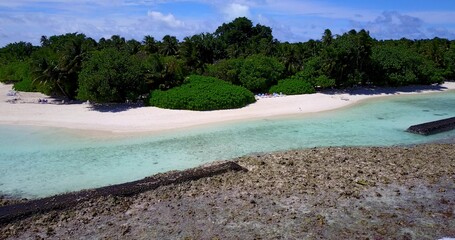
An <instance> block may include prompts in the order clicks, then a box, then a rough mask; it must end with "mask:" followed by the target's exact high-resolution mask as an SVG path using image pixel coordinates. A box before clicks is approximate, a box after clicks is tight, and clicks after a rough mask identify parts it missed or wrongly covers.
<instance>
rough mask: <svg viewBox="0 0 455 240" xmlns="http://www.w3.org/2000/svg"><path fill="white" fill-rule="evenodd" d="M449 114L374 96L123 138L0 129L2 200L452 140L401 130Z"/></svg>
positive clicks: (443, 97)
mask: <svg viewBox="0 0 455 240" xmlns="http://www.w3.org/2000/svg"><path fill="white" fill-rule="evenodd" d="M452 116H455V92H446V93H438V94H429V95H428V94H427V95H418V96H397V97H388V98H380V99H375V100H372V101H367V102H363V103H360V104H357V105H355V106H353V107H349V108H344V109H340V110H336V111H330V112H325V113H319V114H312V115H302V116H293V117H287V118H272V119H259V120H254V121H246V122H237V123H229V124H222V125H221V124H220V125H212V126H208V127H203V128H197V129H186V130H182V131H178V132H172V133H166V134H160V135H156V134H155V135H150V136H135V137H131V136H129V137H123V138H99V137H89V136H81V135H80V134H79V135H76V134H72V133H71V132H68V131H67V130H62V129H56V128H37V127H25V126H6V125H3V126H2V125H0V133H1V136H0V165H1V169H0V195H9V196H14V197H26V198H37V197H44V196H50V195H53V194H59V193H64V192H68V191H75V190H80V189H86V188H93V187H100V186H105V185H111V184H116V183H122V182H127V181H133V180H138V179H141V178H143V177H146V176H149V175H152V174H155V173H158V172H165V171H169V170H180V169H185V168H190V167H195V166H198V165H201V164H203V163H207V162H211V161H216V160H226V159H230V158H234V157H239V156H243V155H247V154H252V153H258V152H271V151H279V150H289V149H299V148H309V147H317V146H370V145H374V146H390V145H398V144H418V143H425V142H432V141H438V140H444V139H454V138H455V131H449V132H445V133H440V134H436V135H433V136H420V135H415V134H410V133H407V132H405V131H404V130H405V129H406V128H407V127H409V126H410V125H414V124H418V123H422V122H426V121H432V120H438V119H442V118H447V117H452Z"/></svg>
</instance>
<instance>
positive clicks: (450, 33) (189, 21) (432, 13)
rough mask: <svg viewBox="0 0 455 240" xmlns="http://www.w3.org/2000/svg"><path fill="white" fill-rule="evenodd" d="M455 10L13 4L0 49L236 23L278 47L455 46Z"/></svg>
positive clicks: (301, 4) (185, 2) (372, 5)
mask: <svg viewBox="0 0 455 240" xmlns="http://www.w3.org/2000/svg"><path fill="white" fill-rule="evenodd" d="M453 16H455V3H454V2H453V1H451V0H438V1H437V3H435V2H429V1H424V0H414V1H410V0H404V1H391V0H384V1H380V2H366V1H360V0H347V1H343V3H339V2H337V1H335V0H322V1H314V0H301V1H297V0H282V1H279V2H277V1H273V0H249V1H246V0H237V1H221V0H214V1H208V0H170V1H162V0H147V1H143V0H116V1H107V0H100V1H85V2H80V1H75V0H47V1H33V0H16V1H14V2H0V22H1V23H2V24H0V47H3V46H5V45H7V44H9V43H14V42H20V41H24V42H30V43H32V44H33V45H39V44H40V38H41V36H48V37H49V36H53V35H61V34H66V33H74V32H79V33H83V34H85V35H86V36H87V37H91V38H93V39H95V40H97V41H98V40H99V39H101V38H106V39H108V38H110V37H111V36H112V35H119V36H121V37H124V38H125V39H127V40H129V39H135V40H138V41H142V39H143V37H144V36H146V35H150V36H153V37H154V38H155V39H156V40H161V39H162V37H163V36H165V35H171V36H175V37H177V39H179V40H183V38H184V37H189V36H192V35H195V34H199V33H206V32H209V33H213V32H214V31H215V30H216V28H217V27H218V26H220V25H221V24H223V23H227V22H230V21H232V20H234V19H235V18H237V17H247V18H248V19H250V20H252V21H253V23H254V24H261V25H265V26H269V27H271V28H272V30H273V36H274V37H275V38H276V39H277V40H279V41H280V42H306V41H308V40H310V39H313V40H318V39H320V38H321V36H322V34H323V32H324V30H325V29H330V30H331V31H332V33H333V34H334V35H340V34H343V33H345V32H348V31H349V30H351V29H355V30H360V29H365V30H366V31H368V32H369V33H370V35H371V37H373V38H375V39H378V40H389V39H401V38H407V39H411V40H415V39H432V38H435V37H439V38H446V39H449V40H454V39H455V18H453Z"/></svg>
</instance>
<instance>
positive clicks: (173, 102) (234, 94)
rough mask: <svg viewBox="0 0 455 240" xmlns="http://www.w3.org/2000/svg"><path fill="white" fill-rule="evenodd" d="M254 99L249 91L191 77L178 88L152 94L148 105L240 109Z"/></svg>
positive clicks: (198, 77) (195, 108) (171, 107)
mask: <svg viewBox="0 0 455 240" xmlns="http://www.w3.org/2000/svg"><path fill="white" fill-rule="evenodd" d="M255 101H256V99H255V98H254V95H253V93H252V92H250V91H248V90H247V89H245V88H243V87H240V86H235V85H232V84H230V83H227V82H225V81H222V80H219V79H217V78H213V77H204V76H198V75H192V76H190V77H188V78H187V80H186V81H185V83H184V84H183V85H182V86H179V87H175V88H172V89H170V90H167V91H162V90H155V91H152V92H151V94H150V96H149V100H148V104H149V105H151V106H156V107H160V108H170V109H187V110H198V111H207V110H217V109H231V108H241V107H244V106H246V105H248V104H250V103H253V102H255Z"/></svg>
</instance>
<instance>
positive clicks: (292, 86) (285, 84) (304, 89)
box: [269, 78, 315, 95]
mask: <svg viewBox="0 0 455 240" xmlns="http://www.w3.org/2000/svg"><path fill="white" fill-rule="evenodd" d="M269 92H270V93H283V94H286V95H297V94H310V93H314V92H315V90H314V88H313V86H311V84H310V83H309V82H307V81H302V80H299V79H293V78H288V79H284V80H280V81H278V84H277V85H275V86H272V87H271V88H270V91H269Z"/></svg>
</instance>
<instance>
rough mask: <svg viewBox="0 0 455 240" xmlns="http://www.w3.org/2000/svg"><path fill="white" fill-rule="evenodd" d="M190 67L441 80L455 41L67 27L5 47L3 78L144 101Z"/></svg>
mask: <svg viewBox="0 0 455 240" xmlns="http://www.w3.org/2000/svg"><path fill="white" fill-rule="evenodd" d="M190 75H204V76H209V77H214V78H217V79H221V80H224V81H227V82H229V83H231V84H233V85H238V86H241V87H244V88H246V89H248V90H250V91H251V92H254V93H259V92H262V93H263V92H269V91H276V92H283V93H286V94H299V93H311V92H314V91H315V89H321V88H332V87H336V88H345V87H350V86H354V85H380V86H384V85H387V86H400V85H409V84H432V83H440V82H442V81H444V80H445V79H455V41H453V40H452V41H450V40H447V39H440V38H435V39H431V40H408V39H401V40H387V41H378V40H375V39H373V38H371V37H370V35H369V33H368V32H367V31H365V30H361V31H355V30H351V31H349V32H347V33H344V34H342V35H336V36H334V35H332V33H331V32H330V30H326V31H325V32H324V33H323V35H322V37H321V39H320V40H310V41H308V42H302V43H288V42H279V41H277V40H276V39H274V37H273V35H272V29H271V28H270V27H267V26H263V25H260V24H257V25H253V23H252V22H251V21H250V20H249V19H247V18H237V19H235V20H234V21H232V22H230V23H225V24H223V25H221V26H220V27H218V29H217V30H216V31H215V32H213V33H201V34H197V35H194V36H190V37H186V38H184V39H183V41H179V40H178V39H177V38H176V37H173V36H169V35H167V36H165V37H163V39H161V40H156V39H155V38H153V37H152V36H145V37H144V39H143V40H142V42H139V41H136V40H125V39H124V38H122V37H121V36H118V35H114V36H112V37H111V38H110V39H104V38H102V39H100V40H99V41H95V40H94V39H92V38H89V37H87V36H85V35H84V34H80V33H69V34H65V35H59V36H51V37H45V36H43V37H42V38H41V46H33V45H32V44H30V43H25V42H19V43H11V44H8V45H7V46H5V47H3V48H1V49H0V81H1V82H10V83H14V87H15V89H17V90H21V91H41V92H44V93H46V94H54V95H62V96H66V97H67V98H69V99H79V100H90V101H93V102H100V103H105V102H125V101H127V100H130V101H136V100H138V99H141V98H142V99H144V98H147V97H148V96H149V94H150V93H151V92H153V91H155V90H159V91H161V92H166V90H168V89H172V88H175V87H179V86H181V85H182V84H183V83H184V82H185V79H186V78H187V77H188V76H190ZM196 78H197V77H196ZM203 82H204V81H203ZM206 83H207V81H205V83H204V84H206ZM180 92H182V91H180ZM160 94H161V93H160ZM156 95H158V94H156ZM221 95H222V94H221Z"/></svg>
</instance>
